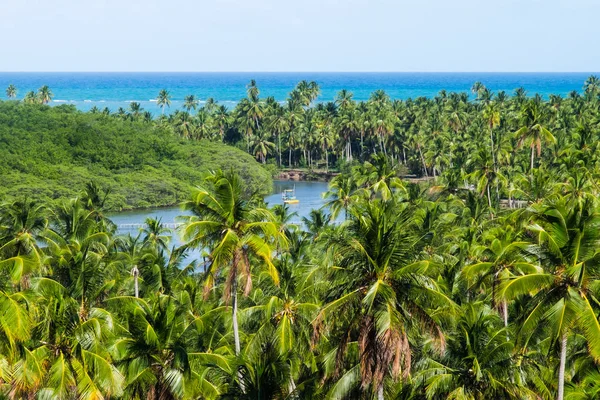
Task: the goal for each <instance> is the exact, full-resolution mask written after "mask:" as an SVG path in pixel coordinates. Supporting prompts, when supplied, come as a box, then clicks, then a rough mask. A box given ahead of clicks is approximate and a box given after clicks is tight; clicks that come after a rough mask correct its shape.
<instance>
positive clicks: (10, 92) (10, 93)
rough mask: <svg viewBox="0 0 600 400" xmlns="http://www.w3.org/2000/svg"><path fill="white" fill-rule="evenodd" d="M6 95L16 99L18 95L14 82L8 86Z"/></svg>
mask: <svg viewBox="0 0 600 400" xmlns="http://www.w3.org/2000/svg"><path fill="white" fill-rule="evenodd" d="M6 97H8V98H9V99H14V98H15V97H17V88H16V86H15V85H13V84H12V83H11V84H10V85H8V87H7V88H6Z"/></svg>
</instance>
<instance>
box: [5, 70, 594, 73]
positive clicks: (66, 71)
mask: <svg viewBox="0 0 600 400" xmlns="http://www.w3.org/2000/svg"><path fill="white" fill-rule="evenodd" d="M73 73H75V74H595V73H600V70H599V71H85V70H84V71H68V70H64V71H0V74H73Z"/></svg>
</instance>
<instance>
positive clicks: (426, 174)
mask: <svg viewBox="0 0 600 400" xmlns="http://www.w3.org/2000/svg"><path fill="white" fill-rule="evenodd" d="M417 147H418V149H419V154H420V155H421V162H422V163H423V169H424V170H425V176H426V177H427V178H429V174H428V173H427V164H425V158H424V157H423V152H422V151H421V146H420V145H417Z"/></svg>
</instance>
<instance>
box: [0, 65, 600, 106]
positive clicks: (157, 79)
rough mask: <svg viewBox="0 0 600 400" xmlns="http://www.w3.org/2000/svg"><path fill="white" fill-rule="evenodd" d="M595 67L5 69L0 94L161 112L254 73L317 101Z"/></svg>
mask: <svg viewBox="0 0 600 400" xmlns="http://www.w3.org/2000/svg"><path fill="white" fill-rule="evenodd" d="M592 74H594V73H591V72H590V73H320V72H289V73H270V72H243V73H233V72H232V73H209V72H206V73H183V72H182V73H168V72H164V73H163V72H161V73H143V72H139V73H118V72H111V73H92V72H80V73H73V72H60V73H21V72H0V89H1V90H2V91H1V92H0V98H2V97H4V88H6V87H7V86H8V85H9V84H13V85H15V86H16V87H17V89H18V95H17V97H18V98H22V97H23V96H24V95H25V93H26V92H27V91H30V90H34V91H35V90H37V89H38V88H39V87H40V86H42V85H48V86H49V87H50V89H51V90H52V92H53V94H54V101H53V102H52V104H53V105H59V104H74V105H75V106H76V107H77V108H79V109H81V110H89V109H90V108H92V107H93V106H96V107H98V108H101V109H102V108H104V107H108V108H109V109H110V110H112V111H116V110H117V109H118V108H119V107H123V108H124V109H126V110H127V109H128V107H129V103H130V102H132V101H135V102H139V103H141V105H142V107H143V108H144V109H145V110H148V111H151V112H153V113H158V112H159V108H158V107H157V105H156V101H155V100H154V99H155V98H156V95H157V93H158V92H159V90H161V89H167V90H169V91H170V93H171V96H172V104H171V107H170V109H168V111H170V112H172V111H174V110H176V109H180V108H181V106H182V104H183V98H184V96H186V95H189V94H194V95H196V96H197V97H198V98H199V99H200V101H201V104H202V102H203V101H205V100H206V99H207V98H209V97H212V98H213V99H215V100H216V101H217V102H218V103H220V104H224V105H225V106H227V107H228V108H231V107H233V106H235V104H236V102H237V101H239V99H240V98H242V97H243V96H245V95H246V85H247V83H248V82H249V81H250V80H251V79H255V80H256V82H257V84H258V87H259V89H260V91H261V92H260V95H261V97H267V96H273V97H274V98H275V99H276V100H278V101H284V100H285V99H286V97H287V95H288V93H289V92H290V90H292V89H293V88H294V86H295V85H296V84H297V83H298V82H299V81H301V80H308V81H312V80H314V81H316V82H317V83H318V84H319V85H320V88H321V95H320V96H319V98H318V101H323V102H327V101H332V100H334V99H335V96H336V94H337V93H338V92H339V91H340V90H341V89H348V90H350V91H351V92H352V93H353V94H354V99H355V100H367V99H368V98H369V96H370V94H371V93H372V92H373V91H375V90H379V89H382V90H385V91H386V92H387V93H388V94H389V95H390V97H392V98H393V99H407V98H416V97H420V96H425V97H433V96H435V95H436V94H438V93H439V91H440V90H442V89H444V90H446V91H448V92H468V93H470V89H471V86H472V85H473V83H474V82H476V81H481V82H482V83H483V84H484V85H485V86H487V87H488V88H490V89H491V90H493V91H494V92H497V91H500V90H504V91H506V92H507V94H512V93H513V92H514V90H515V89H517V88H519V87H523V88H525V90H526V91H527V93H528V94H529V95H533V94H535V93H539V94H540V95H542V96H544V97H547V96H548V95H549V94H558V95H562V96H566V95H568V93H569V92H571V91H573V90H576V91H580V92H581V90H582V87H583V84H584V82H585V80H586V79H587V77H589V76H590V75H592Z"/></svg>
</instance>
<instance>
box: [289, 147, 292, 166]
mask: <svg viewBox="0 0 600 400" xmlns="http://www.w3.org/2000/svg"><path fill="white" fill-rule="evenodd" d="M288 168H292V148H291V147H290V153H289V157H288Z"/></svg>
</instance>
